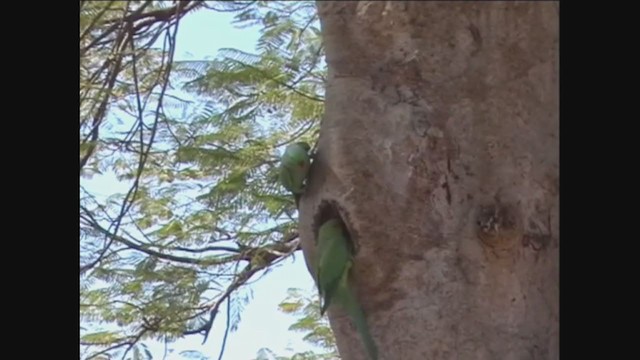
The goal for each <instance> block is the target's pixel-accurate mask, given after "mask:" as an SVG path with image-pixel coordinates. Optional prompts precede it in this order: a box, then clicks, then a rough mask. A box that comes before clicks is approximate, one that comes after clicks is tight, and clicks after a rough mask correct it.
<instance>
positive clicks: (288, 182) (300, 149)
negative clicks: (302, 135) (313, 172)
mask: <svg viewBox="0 0 640 360" xmlns="http://www.w3.org/2000/svg"><path fill="white" fill-rule="evenodd" d="M309 150H311V147H310V146H309V144H307V143H305V142H297V143H293V144H291V145H289V146H287V148H286V149H285V151H284V154H283V155H282V160H281V162H280V182H281V183H282V186H284V187H285V189H287V190H289V191H290V192H291V193H293V196H294V197H295V200H296V207H298V203H299V201H300V196H301V195H302V193H303V192H304V181H305V179H306V178H307V173H308V172H309V167H310V166H311V157H310V156H309Z"/></svg>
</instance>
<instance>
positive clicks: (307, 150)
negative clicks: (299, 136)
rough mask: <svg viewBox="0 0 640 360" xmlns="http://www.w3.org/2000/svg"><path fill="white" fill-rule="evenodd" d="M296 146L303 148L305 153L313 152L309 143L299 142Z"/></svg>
mask: <svg viewBox="0 0 640 360" xmlns="http://www.w3.org/2000/svg"><path fill="white" fill-rule="evenodd" d="M295 144H296V145H298V146H300V147H301V148H303V149H304V151H306V152H309V150H311V146H310V145H309V144H308V143H306V142H304V141H301V142H297V143H295Z"/></svg>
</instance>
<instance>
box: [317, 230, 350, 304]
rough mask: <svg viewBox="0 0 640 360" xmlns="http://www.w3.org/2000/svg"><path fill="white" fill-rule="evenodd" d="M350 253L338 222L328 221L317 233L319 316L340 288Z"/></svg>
mask: <svg viewBox="0 0 640 360" xmlns="http://www.w3.org/2000/svg"><path fill="white" fill-rule="evenodd" d="M350 262H351V253H350V250H349V244H348V240H347V237H346V236H345V234H344V233H343V231H342V227H341V226H340V223H339V221H338V220H335V219H334V220H329V221H327V222H326V223H324V224H323V225H322V226H321V227H320V229H319V231H318V272H317V280H316V281H317V284H318V291H319V292H320V296H321V297H323V300H324V301H323V305H322V309H321V310H320V313H321V315H324V313H325V312H326V311H327V309H328V308H329V305H331V302H332V301H333V299H334V297H335V293H336V290H337V289H338V287H339V286H340V280H341V279H342V277H343V275H344V274H345V271H348V264H349V263H350Z"/></svg>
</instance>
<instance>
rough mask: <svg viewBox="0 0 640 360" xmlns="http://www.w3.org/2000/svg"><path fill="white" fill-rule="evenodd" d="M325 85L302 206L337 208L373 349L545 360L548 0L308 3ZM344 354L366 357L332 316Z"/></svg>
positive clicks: (551, 105) (551, 324) (308, 226)
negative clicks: (315, 20)
mask: <svg viewBox="0 0 640 360" xmlns="http://www.w3.org/2000/svg"><path fill="white" fill-rule="evenodd" d="M317 6H318V11H319V16H320V20H321V24H322V31H323V36H324V44H325V48H326V61H327V64H328V70H329V79H328V84H327V89H326V104H325V106H326V109H325V116H324V119H323V122H322V126H321V134H320V139H319V143H318V153H317V156H316V158H315V160H314V163H313V166H312V169H311V173H310V175H309V179H308V187H307V192H306V193H305V195H304V196H303V198H302V200H301V204H300V234H301V238H302V244H303V249H304V253H305V258H306V260H307V264H309V268H310V271H311V269H312V266H313V264H314V256H315V241H316V239H315V237H316V233H317V228H318V227H319V225H320V224H321V223H322V222H323V221H324V220H326V219H327V218H329V217H331V216H335V215H336V214H339V215H340V217H341V218H342V219H343V221H344V222H345V224H346V226H347V228H348V230H349V232H350V235H351V237H352V240H353V241H354V243H355V247H356V256H355V266H354V269H353V277H352V283H354V284H355V285H354V286H355V289H356V291H357V294H358V298H359V299H360V302H361V304H362V306H363V308H364V311H365V313H366V314H367V321H368V323H369V326H370V328H371V332H372V335H373V337H374V340H375V341H376V343H377V345H378V348H379V352H380V359H402V360H411V359H416V360H417V359H473V360H481V359H487V360H498V359H500V360H502V359H504V360H509V359H517V360H523V359H558V357H559V354H558V352H559V347H558V327H559V322H558V310H559V298H558V291H559V288H558V281H559V279H558V267H559V264H558V262H559V258H558V243H559V239H558V226H559V225H558V221H559V215H558V206H559V201H558V193H559V180H558V179H559V170H558V166H559V164H558V161H559V156H558V153H559V149H558V141H559V140H558V135H559V129H558V121H559V113H558V102H559V100H558V4H557V3H553V2H534V1H531V2H457V1H451V2H431V1H427V2H417V1H416V2H411V1H409V2H391V1H387V2H378V1H360V2H351V1H349V2H326V1H319V2H317ZM329 313H330V321H331V326H332V328H333V330H334V332H335V335H336V338H337V343H338V348H339V351H340V354H341V356H342V358H343V359H344V360H355V359H366V356H365V352H364V349H363V346H362V345H361V341H360V338H359V337H358V334H357V333H356V332H355V330H354V327H353V325H351V322H350V321H349V319H348V317H347V316H346V315H345V314H344V313H343V312H341V311H340V310H339V308H333V307H332V308H331V309H330V310H329Z"/></svg>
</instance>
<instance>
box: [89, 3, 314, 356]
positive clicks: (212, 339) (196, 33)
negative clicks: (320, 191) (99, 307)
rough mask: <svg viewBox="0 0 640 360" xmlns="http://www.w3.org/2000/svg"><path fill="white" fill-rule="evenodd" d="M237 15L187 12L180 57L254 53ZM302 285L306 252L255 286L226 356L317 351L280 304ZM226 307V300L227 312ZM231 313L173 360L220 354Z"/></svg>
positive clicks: (100, 185)
mask: <svg viewBox="0 0 640 360" xmlns="http://www.w3.org/2000/svg"><path fill="white" fill-rule="evenodd" d="M232 19H233V15H232V14H228V13H216V12H212V11H199V12H196V13H192V14H190V15H187V16H186V17H185V18H184V19H183V20H182V21H181V23H180V28H179V31H178V40H177V49H176V59H175V60H178V61H179V60H201V59H211V58H213V57H214V56H215V55H216V53H217V51H218V49H220V48H236V49H240V50H243V51H248V52H253V50H254V47H255V43H256V40H257V38H258V31H257V30H256V29H252V28H249V29H236V28H234V27H233V25H231V21H232ZM82 182H83V185H84V186H85V187H86V188H87V189H88V190H90V191H91V192H92V193H93V194H97V195H101V196H99V197H100V198H102V197H103V196H105V197H106V196H109V195H111V194H114V193H124V192H126V191H127V190H128V186H129V185H128V184H123V183H119V182H118V181H117V180H116V179H115V176H113V174H111V173H107V174H104V175H100V176H98V175H96V176H95V177H94V178H93V179H91V180H86V179H83V180H82ZM291 287H294V288H301V289H303V290H305V291H307V292H309V294H313V293H314V291H315V287H314V285H313V281H312V279H311V276H310V275H309V273H308V272H307V269H306V266H305V264H304V258H303V257H302V254H296V256H295V258H294V259H290V260H288V261H286V262H284V263H282V264H281V265H280V266H278V267H276V268H274V269H273V270H272V271H271V272H270V273H268V274H267V275H266V276H264V277H263V278H262V279H260V281H258V282H256V283H255V284H253V285H252V286H251V287H250V288H251V291H252V294H253V296H252V300H251V302H250V303H249V304H248V305H246V306H245V310H244V312H243V313H242V321H241V322H240V324H239V326H238V330H237V331H236V332H230V333H229V337H228V339H227V346H226V350H225V355H224V359H225V360H249V359H253V358H255V356H256V354H257V352H258V350H259V349H260V348H263V347H266V348H269V349H271V350H273V351H274V352H276V353H277V354H279V355H287V354H292V351H291V350H288V349H292V350H293V351H294V352H300V351H305V350H310V349H312V348H311V347H310V346H309V345H307V344H305V343H304V342H303V341H302V334H300V333H295V332H290V331H288V330H287V328H288V327H289V326H290V325H291V324H292V323H293V322H294V321H295V317H293V316H290V315H285V314H282V313H281V312H279V311H278V310H277V305H278V303H280V302H281V301H282V300H283V299H284V298H285V297H286V296H287V292H286V290H287V289H288V288H291ZM224 309H226V304H224V305H223V307H222V308H221V310H224ZM225 323H226V316H225V311H221V312H220V314H219V315H218V317H217V318H216V321H215V324H214V327H213V329H212V331H211V333H210V334H209V338H208V340H207V343H206V344H204V345H202V344H201V343H202V336H199V335H194V336H189V337H187V338H185V339H182V340H179V341H177V342H176V343H174V344H172V346H171V347H172V348H173V349H175V351H174V352H173V353H172V354H170V355H168V356H167V357H166V359H167V360H179V359H184V357H181V356H179V355H178V354H179V353H180V352H181V351H184V350H198V351H200V352H202V353H203V354H205V355H207V356H208V357H210V358H212V359H217V358H218V353H219V351H220V345H221V343H222V337H223V334H224V330H225ZM147 344H148V345H150V350H151V351H152V353H153V357H154V359H162V357H163V351H164V347H163V345H161V344H156V343H147Z"/></svg>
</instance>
